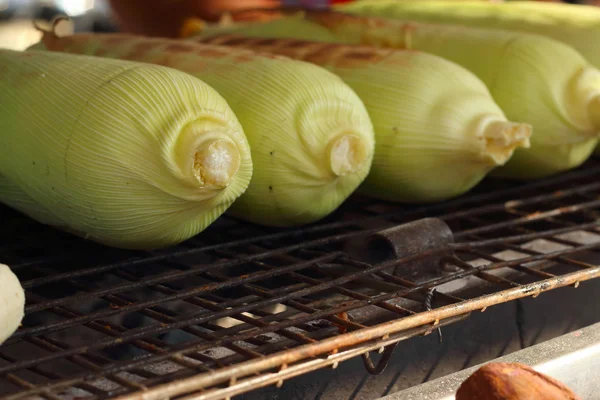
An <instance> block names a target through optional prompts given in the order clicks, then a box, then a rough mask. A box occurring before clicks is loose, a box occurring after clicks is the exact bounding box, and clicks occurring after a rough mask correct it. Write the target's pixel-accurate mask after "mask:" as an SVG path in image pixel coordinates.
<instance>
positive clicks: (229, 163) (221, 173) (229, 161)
mask: <svg viewBox="0 0 600 400" xmlns="http://www.w3.org/2000/svg"><path fill="white" fill-rule="evenodd" d="M239 167H240V153H239V151H238V149H237V146H236V145H235V143H233V142H232V141H231V140H228V139H214V140H210V141H209V142H208V143H204V144H203V145H202V146H201V147H200V148H199V149H198V150H197V151H196V153H195V154H194V166H193V171H194V176H195V177H196V179H197V180H198V183H200V185H201V186H214V187H217V188H225V187H227V186H228V185H229V183H230V182H231V180H232V178H233V177H234V176H235V174H236V173H237V171H238V169H239Z"/></svg>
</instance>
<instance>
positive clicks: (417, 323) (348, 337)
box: [8, 267, 600, 400]
mask: <svg viewBox="0 0 600 400" xmlns="http://www.w3.org/2000/svg"><path fill="white" fill-rule="evenodd" d="M598 277H600V267H597V268H593V269H590V270H583V271H578V272H573V273H570V274H567V275H563V276H561V277H556V278H551V279H546V280H543V281H539V282H535V283H532V284H528V285H522V286H520V287H517V288H513V289H507V290H503V291H500V292H497V293H494V294H491V295H486V296H482V297H479V298H476V299H473V300H467V301H464V302H461V303H457V304H454V305H450V306H444V307H440V308H436V309H434V310H432V311H426V312H422V313H420V314H416V315H412V316H409V317H406V318H403V319H400V320H397V321H391V322H387V323H383V324H379V325H376V326H373V327H370V328H364V329H361V330H358V331H354V332H350V333H345V334H342V335H339V336H336V337H333V338H330V339H325V340H322V341H321V342H318V343H313V344H308V345H303V346H300V347H297V348H294V349H291V350H288V351H284V352H280V353H276V354H273V355H271V356H268V357H265V358H262V359H259V360H251V361H246V362H243V363H240V364H237V365H235V366H232V367H226V368H223V369H220V370H217V371H213V372H209V373H205V374H200V375H196V376H193V377H191V378H187V379H182V380H180V381H177V382H172V383H168V384H164V385H160V386H157V387H155V388H152V389H148V390H146V391H144V392H141V393H136V394H131V395H125V396H121V397H118V398H117V400H162V399H165V398H170V397H173V396H178V395H183V394H186V393H190V392H192V391H198V390H201V389H204V388H208V387H211V386H214V385H216V384H220V383H225V382H232V380H233V382H234V383H233V385H230V388H229V389H217V390H214V391H212V392H211V393H210V394H205V395H202V394H199V395H196V396H194V398H195V399H197V400H213V399H222V398H226V397H228V396H231V395H233V394H236V393H241V392H239V391H234V392H233V393H232V392H231V391H233V389H234V388H236V383H235V380H239V379H240V378H244V377H246V376H249V375H251V374H255V373H260V372H263V371H265V370H269V369H272V368H281V367H282V366H286V365H289V364H292V363H295V362H298V361H301V360H306V359H310V358H312V357H314V356H317V355H320V354H325V353H328V352H331V351H335V350H340V349H343V348H345V347H348V346H352V345H356V344H362V343H365V342H368V341H370V340H374V341H376V343H375V344H373V345H372V346H363V347H362V349H361V351H360V352H358V354H354V353H353V354H352V355H351V356H349V357H352V356H355V355H359V354H363V353H365V352H367V351H370V350H371V349H373V348H379V347H381V346H385V345H388V344H391V343H394V342H397V341H400V340H403V338H402V337H400V338H397V339H394V340H390V341H387V339H388V338H389V336H390V335H391V334H395V333H399V332H402V331H406V330H408V329H411V328H417V327H421V326H423V325H426V324H431V323H434V325H437V324H439V323H440V321H441V320H443V319H446V318H452V317H457V316H460V315H465V314H468V313H469V312H473V311H479V310H485V309H486V308H488V307H491V306H494V305H498V304H502V303H506V302H509V301H512V300H516V299H519V298H523V297H528V296H538V295H539V294H540V293H542V292H544V291H548V290H552V289H556V288H560V287H564V286H569V285H572V284H576V283H578V282H583V281H586V280H590V279H593V278H598ZM318 364H319V365H318V366H317V368H322V367H324V366H326V365H327V363H326V362H322V363H318ZM317 368H315V369H317ZM288 373H289V374H290V375H291V376H293V375H292V373H293V370H291V371H289V372H288ZM280 374H281V375H278V376H277V377H275V379H274V380H275V382H276V381H278V380H281V379H284V378H286V374H285V368H284V369H282V370H281V371H280ZM260 378H261V377H258V378H255V379H256V380H258V381H260ZM256 383H258V382H256ZM263 383H264V384H265V385H267V384H269V383H270V382H263ZM248 384H250V385H252V387H255V386H254V385H253V382H245V381H244V382H239V383H237V385H239V386H242V385H243V386H245V385H248ZM21 398H23V396H22V395H17V396H12V397H9V398H8V399H9V400H16V399H21Z"/></svg>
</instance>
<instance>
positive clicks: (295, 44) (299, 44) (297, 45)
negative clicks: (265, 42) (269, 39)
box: [285, 40, 307, 48]
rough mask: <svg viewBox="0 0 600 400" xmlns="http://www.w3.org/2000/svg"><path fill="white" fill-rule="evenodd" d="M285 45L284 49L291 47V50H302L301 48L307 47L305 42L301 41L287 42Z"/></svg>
mask: <svg viewBox="0 0 600 400" xmlns="http://www.w3.org/2000/svg"><path fill="white" fill-rule="evenodd" d="M285 45H286V47H291V48H303V47H306V46H307V42H305V41H302V40H288V41H287V43H286V44H285Z"/></svg>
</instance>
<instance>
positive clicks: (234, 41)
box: [221, 37, 250, 46]
mask: <svg viewBox="0 0 600 400" xmlns="http://www.w3.org/2000/svg"><path fill="white" fill-rule="evenodd" d="M249 41H250V40H249V39H247V38H243V37H232V38H227V39H225V40H223V41H222V42H221V43H222V44H224V45H227V46H239V45H242V44H246V43H248V42H249Z"/></svg>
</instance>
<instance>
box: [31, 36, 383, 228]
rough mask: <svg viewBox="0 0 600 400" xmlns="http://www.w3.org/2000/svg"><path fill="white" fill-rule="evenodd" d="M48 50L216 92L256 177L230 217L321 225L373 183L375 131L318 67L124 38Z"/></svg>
mask: <svg viewBox="0 0 600 400" xmlns="http://www.w3.org/2000/svg"><path fill="white" fill-rule="evenodd" d="M39 47H45V48H48V49H50V50H60V51H65V52H72V53H83V54H89V55H102V56H103V57H109V58H121V59H130V60H137V61H142V62H148V63H156V64H161V65H167V66H171V67H174V68H178V69H180V70H182V71H185V72H187V73H189V74H192V75H194V76H196V77H199V78H201V79H202V80H203V81H205V82H207V83H209V84H210V85H211V86H212V87H214V88H215V89H216V90H218V91H219V93H221V94H222V95H223V97H224V98H225V99H226V100H227V101H228V103H229V105H230V106H231V108H232V109H233V111H234V112H235V114H236V116H237V117H238V118H239V120H240V122H241V123H242V125H243V126H244V131H245V133H246V135H247V137H248V140H249V142H250V145H251V147H252V159H253V162H254V175H253V178H252V182H251V183H250V186H249V187H248V190H247V191H246V192H245V193H244V195H243V196H241V197H240V199H239V200H238V201H236V202H235V204H234V205H233V207H232V208H231V212H232V214H234V215H235V216H238V217H239V218H242V219H245V220H248V221H251V222H255V223H260V224H265V225H273V226H294V225H300V224H306V223H311V222H314V221H317V220H319V219H321V218H323V217H325V216H327V215H328V214H330V213H331V212H333V211H334V210H335V209H336V208H338V207H339V205H340V204H341V203H342V202H343V201H344V200H346V199H347V198H348V196H350V194H352V193H353V192H354V191H355V190H356V188H357V187H358V186H359V185H360V184H361V183H362V182H363V180H364V179H365V177H366V176H367V174H368V172H369V170H370V167H371V162H372V158H373V152H374V145H375V144H374V142H375V140H374V133H373V126H372V123H371V120H370V118H369V115H368V113H367V110H366V109H365V106H364V104H363V102H362V101H361V100H360V98H359V97H358V96H357V95H356V93H354V91H352V89H350V88H349V87H348V85H346V84H344V82H343V81H342V80H341V79H340V78H339V77H337V76H335V75H333V74H332V73H330V72H328V71H327V70H325V69H322V68H320V67H317V66H315V65H312V64H309V63H304V62H299V61H293V60H290V59H287V58H282V57H273V56H260V55H257V54H255V53H254V52H251V51H247V50H236V49H230V48H226V47H219V46H209V45H199V44H194V43H186V42H182V41H178V40H166V39H150V38H143V37H133V36H125V35H93V36H89V35H88V36H84V35H74V36H71V37H65V38H60V39H59V38H47V40H45V41H44V44H43V45H42V44H40V46H39Z"/></svg>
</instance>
